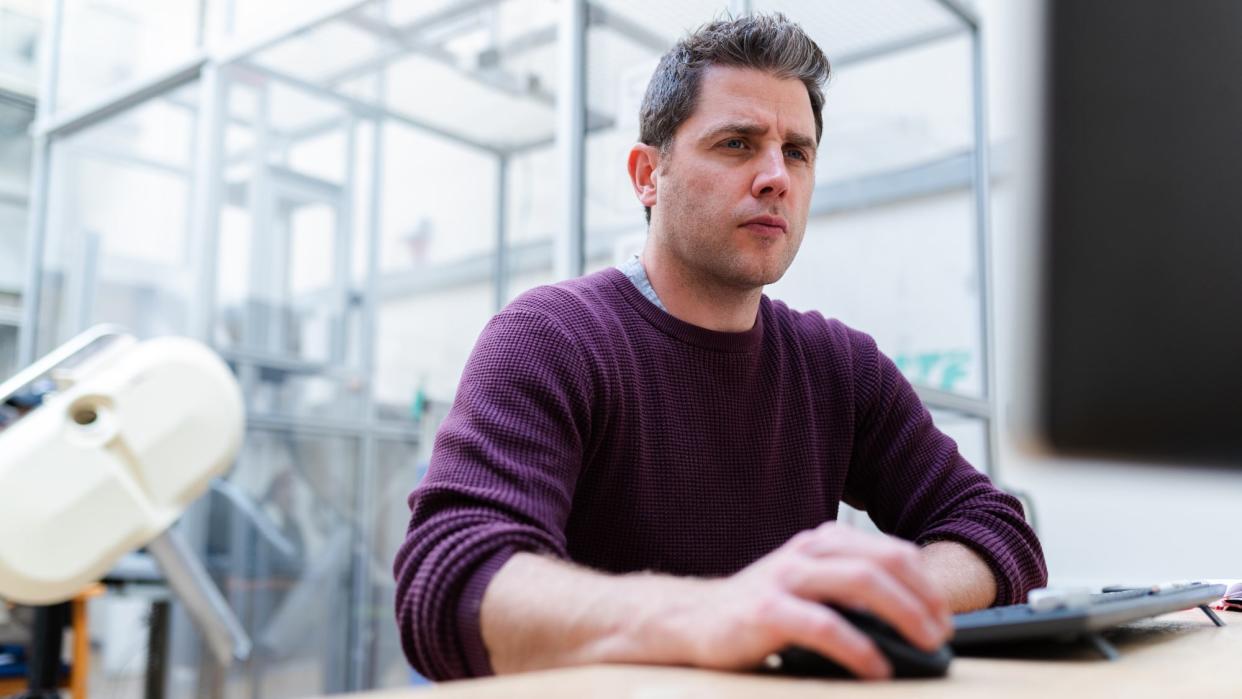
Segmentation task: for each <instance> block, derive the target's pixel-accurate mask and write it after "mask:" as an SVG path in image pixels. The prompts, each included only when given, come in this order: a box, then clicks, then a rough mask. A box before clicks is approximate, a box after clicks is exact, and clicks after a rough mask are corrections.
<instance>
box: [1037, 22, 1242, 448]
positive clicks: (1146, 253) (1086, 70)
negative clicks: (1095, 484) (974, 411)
mask: <svg viewBox="0 0 1242 699" xmlns="http://www.w3.org/2000/svg"><path fill="white" fill-rule="evenodd" d="M1046 30H1047V34H1046V38H1047V43H1046V48H1047V52H1046V54H1045V55H1046V60H1047V62H1046V65H1045V76H1044V77H1045V104H1046V105H1047V112H1046V113H1045V115H1044V117H1045V122H1044V129H1045V130H1044V139H1045V140H1044V150H1043V153H1042V155H1043V177H1042V178H1041V179H1042V183H1041V184H1042V194H1041V196H1042V198H1043V201H1042V208H1043V221H1042V225H1041V227H1042V234H1043V241H1042V248H1043V249H1042V255H1043V266H1044V269H1043V278H1042V298H1041V306H1042V310H1041V316H1042V318H1041V322H1042V330H1041V333H1040V335H1041V337H1040V341H1039V344H1038V345H1037V352H1038V356H1039V361H1038V362H1037V367H1038V371H1037V381H1038V385H1037V387H1036V388H1037V393H1038V394H1039V399H1038V409H1037V410H1038V414H1037V416H1036V417H1037V419H1038V422H1039V425H1038V428H1039V429H1040V431H1041V432H1042V437H1043V441H1044V442H1045V443H1046V444H1047V445H1049V446H1050V447H1051V448H1052V449H1053V450H1054V451H1056V452H1059V453H1061V454H1066V455H1084V456H1096V457H1106V458H1108V457H1116V458H1123V459H1126V460H1145V461H1160V462H1177V463H1180V462H1209V463H1221V464H1231V465H1238V466H1242V1H1239V0H1187V1H1186V2H1172V1H1170V0H1127V1H1126V2H1116V1H1115V0H1051V1H1050V2H1049V4H1048V7H1047V15H1046Z"/></svg>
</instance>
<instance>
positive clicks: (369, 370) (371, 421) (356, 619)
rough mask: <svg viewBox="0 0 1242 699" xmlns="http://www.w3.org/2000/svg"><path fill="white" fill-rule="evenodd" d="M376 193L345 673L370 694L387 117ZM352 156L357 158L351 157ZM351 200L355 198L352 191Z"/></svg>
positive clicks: (375, 159)
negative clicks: (378, 334) (363, 427)
mask: <svg viewBox="0 0 1242 699" xmlns="http://www.w3.org/2000/svg"><path fill="white" fill-rule="evenodd" d="M375 80H376V95H377V96H378V99H379V101H380V103H381V104H382V103H383V101H384V99H385V94H386V92H387V82H388V78H387V69H382V70H380V71H379V72H378V73H377V74H376V78H375ZM371 124H372V127H371V176H370V179H371V191H370V197H369V201H368V202H367V208H368V210H369V211H370V218H369V220H368V228H367V265H366V270H367V271H366V279H365V280H364V284H365V291H364V293H363V304H362V323H361V328H360V329H359V357H360V363H361V367H360V370H361V371H360V373H361V374H362V376H364V377H366V378H365V380H366V387H365V389H364V390H365V394H364V398H363V417H362V421H363V423H364V424H365V425H366V430H365V431H364V432H363V436H362V455H361V456H362V459H361V460H362V464H361V466H362V468H361V473H360V474H359V478H358V494H357V497H356V498H355V503H356V508H357V512H358V516H357V518H356V521H357V522H359V531H358V532H356V533H355V536H357V539H356V541H355V544H354V556H353V575H352V581H353V588H352V590H351V601H352V603H353V604H352V606H353V611H352V612H351V617H352V618H351V621H350V624H351V627H352V629H353V631H352V633H351V643H350V648H349V667H348V668H347V672H346V681H347V683H348V685H349V686H348V689H350V690H353V691H357V690H362V689H368V688H369V687H370V685H371V684H372V683H373V679H374V678H373V677H369V676H368V673H367V670H368V668H369V667H370V666H371V663H373V662H374V658H373V657H372V655H373V654H372V653H371V649H372V640H373V637H374V635H375V634H374V629H373V628H372V627H371V624H372V615H371V613H370V611H371V607H372V605H373V604H374V599H373V597H374V595H373V594H372V590H371V588H372V584H371V565H370V556H371V554H370V545H371V542H372V541H373V540H374V534H375V532H374V524H375V522H374V520H375V516H374V511H375V483H376V480H377V479H376V473H375V471H376V469H377V468H378V466H377V463H376V462H377V460H378V459H377V455H378V453H379V448H378V447H379V444H378V437H377V435H376V431H375V429H374V426H375V421H376V418H375V365H376V360H375V334H376V327H377V325H378V315H379V292H380V286H379V269H380V240H381V238H382V234H383V230H382V228H383V215H382V212H383V204H384V191H383V186H384V119H383V117H382V116H379V115H378V114H377V115H373V116H372V117H371ZM351 157H352V154H351ZM347 196H353V192H349V193H348V194H347Z"/></svg>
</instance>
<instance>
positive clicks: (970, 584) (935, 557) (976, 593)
mask: <svg viewBox="0 0 1242 699" xmlns="http://www.w3.org/2000/svg"><path fill="white" fill-rule="evenodd" d="M921 553H922V556H923V562H924V564H925V565H926V568H927V574H928V575H929V576H930V577H931V578H932V582H933V584H934V585H937V586H938V587H939V590H940V593H941V594H942V595H944V597H945V599H946V600H948V602H949V608H950V609H952V610H953V612H954V613H959V612H969V611H973V610H976V609H984V608H985V607H990V606H992V603H993V602H995V601H996V577H995V576H994V575H993V574H992V569H991V568H990V567H989V566H988V564H987V562H986V561H984V560H983V559H982V558H981V557H980V556H979V554H977V553H975V552H974V551H972V550H971V549H970V548H969V547H967V546H965V545H963V544H959V543H958V542H956V541H935V542H932V543H930V544H928V545H927V546H924V547H923V549H922V551H921Z"/></svg>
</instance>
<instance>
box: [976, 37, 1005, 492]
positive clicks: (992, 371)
mask: <svg viewBox="0 0 1242 699" xmlns="http://www.w3.org/2000/svg"><path fill="white" fill-rule="evenodd" d="M970 55H971V81H972V90H971V98H972V105H971V106H972V108H973V110H974V136H975V173H974V180H975V237H976V257H977V259H976V265H977V268H978V270H979V297H980V299H979V301H980V309H979V330H980V334H979V342H980V345H981V348H982V354H983V357H982V359H983V396H984V398H985V399H986V400H987V401H988V403H989V404H990V405H991V406H992V416H991V418H990V419H989V420H988V421H987V442H988V457H987V458H988V465H987V469H986V471H987V473H988V474H989V475H991V476H993V477H994V478H995V476H996V473H997V466H998V463H999V459H1000V432H999V425H998V422H999V420H1000V407H999V405H998V401H997V397H996V338H995V337H993V332H994V328H993V322H992V317H993V316H992V314H993V307H994V305H995V299H994V298H993V293H994V291H993V287H992V211H991V186H990V184H991V183H990V181H989V176H990V173H991V165H990V160H989V157H988V156H989V150H990V148H991V144H990V143H989V142H988V123H987V93H986V91H985V87H986V83H985V81H984V66H983V60H984V54H983V34H982V30H981V29H980V28H979V26H978V25H977V24H975V25H972V26H971V29H970Z"/></svg>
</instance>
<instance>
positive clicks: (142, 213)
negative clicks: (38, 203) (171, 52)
mask: <svg viewBox="0 0 1242 699" xmlns="http://www.w3.org/2000/svg"><path fill="white" fill-rule="evenodd" d="M195 88H196V85H193V84H191V85H188V86H185V87H184V88H182V89H180V90H178V91H175V92H172V93H169V94H166V95H164V96H161V97H157V98H154V99H152V100H149V101H148V102H145V103H143V104H141V105H139V106H137V107H134V108H133V109H130V110H129V111H126V112H122V113H121V114H119V115H117V116H114V117H112V118H110V119H109V120H107V121H105V122H103V123H101V124H98V125H96V126H93V127H90V128H88V129H86V130H84V131H81V132H79V133H76V134H74V135H73V136H70V137H69V138H67V139H65V140H61V141H56V142H54V143H53V146H52V152H51V159H52V161H51V164H50V173H51V177H50V185H49V191H48V201H47V204H46V207H47V229H46V234H45V235H46V240H45V247H44V258H43V266H44V275H45V276H44V282H43V301H42V303H41V309H40V310H41V316H42V318H41V322H40V325H39V338H40V339H39V343H40V348H41V352H46V351H47V350H49V349H51V348H52V347H54V346H55V345H56V344H57V343H58V342H60V341H63V340H65V339H67V338H68V337H70V336H72V335H73V334H75V333H77V332H79V331H81V330H83V329H85V328H86V327H89V326H90V325H92V324H95V323H98V322H114V323H119V324H121V325H123V326H125V327H127V328H129V329H130V330H131V331H132V332H134V333H136V334H137V335H138V336H140V337H150V336H154V335H166V334H184V333H185V332H186V331H187V328H186V319H187V317H188V315H189V310H190V299H189V295H190V292H191V286H192V281H193V279H194V273H193V272H194V261H193V260H191V259H190V245H189V213H190V179H191V137H192V134H193V129H194V120H195V112H194V110H193V108H192V107H191V106H189V105H190V104H191V102H190V95H193V94H195V93H194V90H195Z"/></svg>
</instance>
